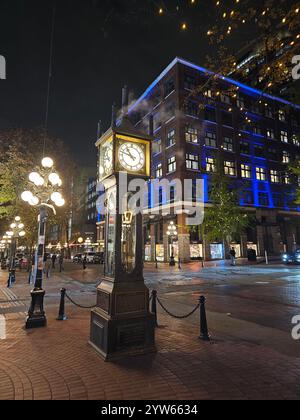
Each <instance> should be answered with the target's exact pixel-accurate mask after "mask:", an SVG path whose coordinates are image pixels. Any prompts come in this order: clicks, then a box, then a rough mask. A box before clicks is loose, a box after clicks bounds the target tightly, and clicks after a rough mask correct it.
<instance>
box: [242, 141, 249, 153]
mask: <svg viewBox="0 0 300 420" xmlns="http://www.w3.org/2000/svg"><path fill="white" fill-rule="evenodd" d="M240 151H241V154H242V155H250V143H249V142H247V141H242V142H241V143H240Z"/></svg>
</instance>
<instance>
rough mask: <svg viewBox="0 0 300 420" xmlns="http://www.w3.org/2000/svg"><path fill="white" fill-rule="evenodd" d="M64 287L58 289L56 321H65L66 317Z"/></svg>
mask: <svg viewBox="0 0 300 420" xmlns="http://www.w3.org/2000/svg"><path fill="white" fill-rule="evenodd" d="M66 292H67V291H66V289H61V291H60V304H59V312H58V317H57V321H66V320H67V319H68V318H67V316H66V314H65V299H66Z"/></svg>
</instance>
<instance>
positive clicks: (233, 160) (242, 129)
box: [129, 58, 300, 261]
mask: <svg viewBox="0 0 300 420" xmlns="http://www.w3.org/2000/svg"><path fill="white" fill-rule="evenodd" d="M150 115H152V116H153V119H154V137H155V141H154V143H153V156H152V175H153V177H154V178H169V179H174V178H179V179H182V180H183V179H197V178H203V179H204V180H205V184H206V188H205V191H206V194H205V201H206V205H209V201H210V200H209V191H210V184H211V177H212V174H213V173H214V172H215V171H216V167H217V165H220V166H221V168H222V171H224V174H225V175H227V176H228V177H230V178H231V179H232V183H233V184H235V183H236V185H239V188H240V187H241V188H240V190H241V193H240V198H239V204H240V206H241V207H242V209H243V210H244V211H245V212H246V213H249V214H251V215H252V216H253V220H254V222H253V224H252V226H251V227H250V228H249V229H248V230H247V232H245V234H244V235H243V236H242V237H241V238H234V240H233V243H232V246H234V247H235V248H236V251H237V254H238V256H243V257H245V256H247V251H248V249H249V248H254V249H255V250H256V251H257V254H258V255H264V253H265V251H267V252H268V253H269V254H274V255H277V254H279V253H281V252H283V251H284V250H285V248H287V249H291V248H293V247H295V246H296V245H297V244H300V223H299V220H300V213H299V211H300V209H299V208H298V207H297V205H296V204H295V190H296V188H297V187H298V186H299V182H300V180H299V179H297V177H296V176H295V175H293V174H291V173H290V172H289V167H290V163H291V162H292V161H293V160H294V159H296V158H297V156H298V155H299V156H300V107H299V106H297V105H294V104H292V103H289V102H288V101H286V100H283V99H280V98H277V97H274V96H272V95H268V94H263V93H262V92H260V91H258V90H256V89H253V88H251V87H249V86H246V85H244V84H241V83H239V82H237V81H235V80H233V79H230V78H226V77H222V76H219V75H215V74H213V73H211V72H209V71H207V70H205V69H203V68H202V67H199V66H197V65H195V64H192V63H189V62H187V61H185V60H182V59H179V58H176V59H175V60H174V61H173V62H172V63H171V64H170V65H169V66H168V67H167V68H166V69H165V71H164V72H163V73H162V74H161V75H160V76H159V77H158V78H157V79H156V80H155V81H154V82H153V83H152V84H151V86H150V87H149V88H148V89H147V90H146V91H145V93H144V94H143V95H142V96H141V98H140V99H139V100H138V101H137V102H136V103H135V104H134V105H133V106H132V107H131V108H130V109H129V116H130V119H131V121H132V122H133V123H134V124H135V125H136V127H137V128H140V129H143V130H148V129H149V116H150ZM184 217H185V216H184V215H180V216H174V217H173V218H172V217H171V218H170V216H165V217H163V216H161V217H156V218H155V219H152V220H151V219H149V221H147V222H146V226H145V237H146V259H148V260H151V259H152V260H153V259H154V258H158V259H159V260H167V259H168V254H169V244H168V237H167V234H166V232H167V227H168V225H169V223H170V221H171V220H173V221H174V222H175V223H176V224H177V225H178V229H179V235H178V242H177V240H176V242H175V244H174V248H175V253H176V256H179V257H180V258H181V260H183V261H188V260H189V259H190V258H199V257H203V256H204V257H205V258H206V259H218V258H223V257H224V256H225V254H226V250H224V249H223V246H222V244H218V243H216V244H210V243H205V244H203V243H202V238H201V236H199V233H198V232H189V231H188V230H187V229H186V228H185V220H184Z"/></svg>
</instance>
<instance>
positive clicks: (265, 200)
mask: <svg viewBox="0 0 300 420" xmlns="http://www.w3.org/2000/svg"><path fill="white" fill-rule="evenodd" d="M258 202H259V205H260V206H264V207H268V206H269V196H268V194H267V193H264V192H260V193H259V194H258Z"/></svg>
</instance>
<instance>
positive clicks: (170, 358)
mask: <svg viewBox="0 0 300 420" xmlns="http://www.w3.org/2000/svg"><path fill="white" fill-rule="evenodd" d="M47 314H48V319H49V325H48V328H46V329H41V330H34V331H29V332H26V331H25V330H24V329H23V325H24V319H23V318H22V317H21V316H20V315H14V314H10V315H7V316H6V333H7V337H6V339H4V340H0V352H1V359H0V399H1V400H4V399H10V400H13V399H16V400H23V399H27V400H31V399H34V400H40V399H41V400H49V399H55V400H57V399H67V400H68V399H72V400H75V399H84V400H86V399H90V400H102V399H106V400H113V399H117V400H122V399H129V400H138V399H176V400H183V399H299V398H300V382H299V376H300V359H296V358H290V357H287V356H283V355H281V354H279V353H277V352H275V351H273V350H271V349H268V348H264V347H262V346H256V345H254V344H248V343H245V342H244V343H240V344H236V343H233V342H222V341H216V342H212V343H203V342H201V341H200V340H198V338H197V335H198V331H197V330H195V325H192V324H189V323H187V322H186V321H184V322H183V321H175V320H171V319H170V318H166V317H163V316H162V317H161V318H160V319H161V324H164V323H165V325H166V326H167V327H165V328H160V329H158V330H157V346H158V353H157V354H155V355H149V356H144V357H138V358H132V359H126V360H123V361H122V362H120V363H118V364H110V363H105V362H103V361H102V359H101V358H100V357H99V356H98V355H97V354H96V352H95V351H94V350H93V349H92V348H91V347H90V346H89V345H88V344H87V341H88V338H89V311H86V310H81V311H79V310H77V309H73V308H71V307H69V308H68V315H69V318H70V319H69V320H68V321H67V322H64V323H59V322H57V321H55V315H56V314H55V313H54V312H51V311H50V312H49V311H48V313H47Z"/></svg>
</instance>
